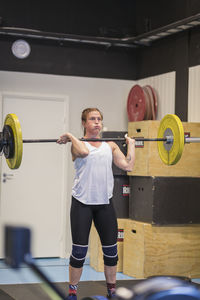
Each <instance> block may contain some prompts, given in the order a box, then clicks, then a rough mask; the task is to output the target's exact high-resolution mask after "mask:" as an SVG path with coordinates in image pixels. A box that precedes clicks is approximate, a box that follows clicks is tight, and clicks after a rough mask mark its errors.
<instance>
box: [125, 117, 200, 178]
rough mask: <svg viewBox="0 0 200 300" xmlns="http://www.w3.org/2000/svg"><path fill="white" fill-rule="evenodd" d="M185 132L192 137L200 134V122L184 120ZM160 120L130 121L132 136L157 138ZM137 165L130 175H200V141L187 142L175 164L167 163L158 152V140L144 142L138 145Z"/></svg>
mask: <svg viewBox="0 0 200 300" xmlns="http://www.w3.org/2000/svg"><path fill="white" fill-rule="evenodd" d="M182 124H183V128H184V132H185V133H189V134H190V136H191V137H199V136H200V123H188V122H182ZM159 125H160V121H140V122H129V123H128V135H129V136H131V137H146V138H156V137H157V135H158V129H159ZM135 155H136V159H135V166H134V169H133V171H132V172H128V175H130V176H134V175H137V176H186V177H198V176H200V143H191V144H185V146H184V150H183V154H182V157H181V159H180V160H179V162H178V163H177V164H175V165H170V166H168V165H165V164H164V163H163V162H162V160H161V158H160V156H159V153H158V147H157V142H144V146H143V145H141V146H140V147H138V148H137V147H136V154H135Z"/></svg>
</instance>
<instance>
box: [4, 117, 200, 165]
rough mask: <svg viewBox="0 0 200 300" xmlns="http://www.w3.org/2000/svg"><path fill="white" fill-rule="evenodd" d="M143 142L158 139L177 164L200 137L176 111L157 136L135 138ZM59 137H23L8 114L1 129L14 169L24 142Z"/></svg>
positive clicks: (163, 152) (166, 158) (164, 153)
mask: <svg viewBox="0 0 200 300" xmlns="http://www.w3.org/2000/svg"><path fill="white" fill-rule="evenodd" d="M132 138H134V139H135V140H136V142H137V141H142V142H157V144H158V152H159V155H160V158H161V160H162V161H163V162H164V163H165V164H167V165H174V164H176V163H177V162H178V161H179V160H180V158H181V156H182V152H183V148H184V144H185V143H200V137H185V136H184V129H183V125H182V122H181V120H180V119H179V118H178V117H177V116H176V115H173V114H168V115H166V116H165V117H164V118H163V119H162V120H161V122H160V126H159V130H158V137H157V138H143V137H132ZM57 140H58V139H25V140H24V139H22V131H21V126H20V122H19V119H18V117H17V116H16V115H15V114H8V115H7V116H6V118H5V121H4V127H3V132H0V152H3V153H4V155H5V157H6V162H7V164H8V166H9V168H10V169H17V168H19V166H20V164H21V160H22V153H23V143H55V142H56V141H57ZM80 140H81V141H88V142H90V141H93V142H97V141H121V142H125V140H126V139H125V138H100V139H84V138H81V139H80Z"/></svg>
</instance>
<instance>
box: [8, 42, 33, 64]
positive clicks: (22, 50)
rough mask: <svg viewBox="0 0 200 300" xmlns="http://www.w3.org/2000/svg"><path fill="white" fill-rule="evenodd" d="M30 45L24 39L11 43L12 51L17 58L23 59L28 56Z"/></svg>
mask: <svg viewBox="0 0 200 300" xmlns="http://www.w3.org/2000/svg"><path fill="white" fill-rule="evenodd" d="M30 52H31V47H30V45H29V43H27V42H26V41H24V40H17V41H15V42H14V43H13V44H12V53H13V55H15V56H16V57H17V58H20V59H24V58H26V57H28V56H29V54H30Z"/></svg>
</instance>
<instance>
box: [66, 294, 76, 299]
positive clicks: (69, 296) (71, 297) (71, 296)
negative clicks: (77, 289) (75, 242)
mask: <svg viewBox="0 0 200 300" xmlns="http://www.w3.org/2000/svg"><path fill="white" fill-rule="evenodd" d="M65 300H77V296H76V295H75V294H69V295H68V296H67V298H65Z"/></svg>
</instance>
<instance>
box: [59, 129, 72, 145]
mask: <svg viewBox="0 0 200 300" xmlns="http://www.w3.org/2000/svg"><path fill="white" fill-rule="evenodd" d="M68 142H71V134H70V133H69V132H67V133H64V134H63V135H61V136H60V138H59V139H58V140H57V143H58V144H66V143H68Z"/></svg>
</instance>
